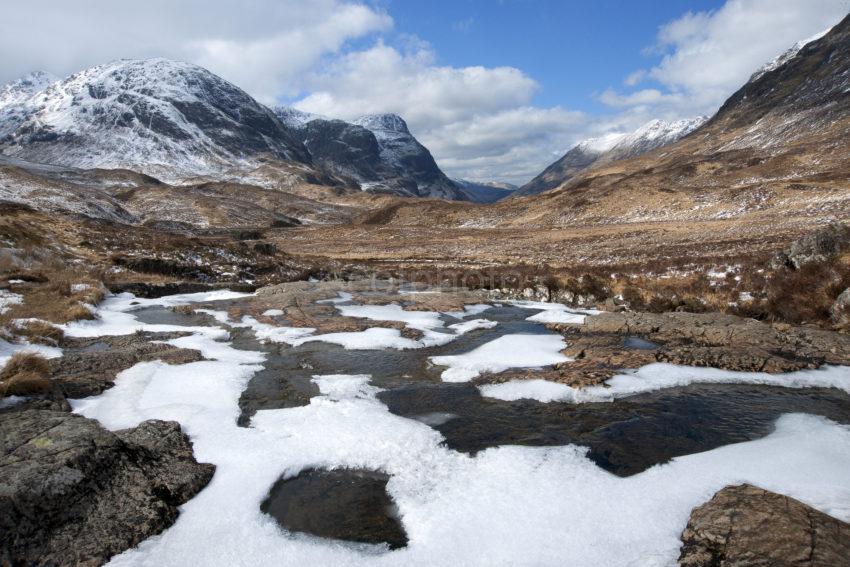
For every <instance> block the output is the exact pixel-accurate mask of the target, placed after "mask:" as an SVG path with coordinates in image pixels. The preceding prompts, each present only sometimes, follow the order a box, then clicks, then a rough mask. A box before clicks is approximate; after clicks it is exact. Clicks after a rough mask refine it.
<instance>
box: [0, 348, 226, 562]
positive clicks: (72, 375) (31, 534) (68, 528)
mask: <svg viewBox="0 0 850 567" xmlns="http://www.w3.org/2000/svg"><path fill="white" fill-rule="evenodd" d="M176 336H180V334H174V333H134V334H131V335H123V336H116V337H99V338H97V339H77V338H69V337H65V338H63V339H62V342H61V347H62V348H63V356H62V357H60V358H55V359H52V360H51V361H50V364H49V366H48V368H49V384H50V387H49V388H48V389H47V390H46V391H41V392H33V393H31V394H30V395H28V396H23V397H18V398H5V399H4V402H6V403H5V404H4V406H5V407H3V408H2V409H0V439H2V454H0V473H1V474H2V477H3V482H2V483H0V509H2V510H3V514H0V564H2V565H100V564H103V563H105V562H106V561H107V560H108V559H109V558H110V557H111V556H113V555H115V554H117V553H120V552H122V551H124V550H125V549H128V548H130V547H132V546H134V545H136V544H138V543H139V542H140V541H142V540H144V539H146V538H148V537H150V536H152V535H155V534H157V533H160V532H161V531H163V530H164V529H166V528H167V527H169V526H170V525H171V524H173V523H174V521H175V520H176V518H177V514H178V511H177V508H178V506H180V505H181V504H183V503H185V502H186V501H188V500H189V499H190V498H191V497H193V496H194V495H195V494H197V493H198V492H199V491H200V490H201V489H202V488H203V487H204V486H206V484H207V483H208V482H209V481H210V479H211V478H212V475H213V472H214V470H215V467H214V466H213V465H210V464H204V463H198V462H197V461H196V460H195V458H194V456H193V454H192V444H191V442H190V441H189V438H188V437H187V436H186V435H185V434H184V433H183V432H182V431H181V428H180V424H179V423H177V422H173V421H159V420H150V421H145V422H142V423H141V424H140V425H139V426H137V427H134V428H132V429H125V430H121V431H115V432H111V431H108V430H107V429H105V428H103V427H102V426H101V425H100V424H99V423H98V422H97V421H94V420H91V419H87V418H85V417H82V416H79V415H75V414H72V413H70V410H71V407H70V405H69V404H68V401H67V399H68V398H81V397H86V396H91V395H96V394H99V393H101V392H102V391H104V390H105V389H107V388H110V387H112V385H113V381H114V380H115V377H116V375H117V374H118V373H119V372H121V371H123V370H125V369H127V368H130V367H131V366H133V365H135V364H136V363H138V362H143V361H152V360H162V361H164V362H167V363H171V364H183V363H186V362H192V361H196V360H200V359H201V358H202V357H201V354H200V353H199V352H198V351H196V350H189V349H181V348H176V347H173V346H170V345H166V344H161V343H155V342H151V341H154V340H166V339H170V338H174V337H176Z"/></svg>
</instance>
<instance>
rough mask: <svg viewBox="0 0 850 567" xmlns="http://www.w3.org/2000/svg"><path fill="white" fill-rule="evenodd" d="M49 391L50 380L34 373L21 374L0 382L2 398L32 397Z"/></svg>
mask: <svg viewBox="0 0 850 567" xmlns="http://www.w3.org/2000/svg"><path fill="white" fill-rule="evenodd" d="M49 391H50V378H47V377H45V376H40V375H38V374H36V373H34V372H21V373H19V374H15V375H14V376H13V377H11V378H10V379H8V380H6V381H3V382H0V393H2V395H4V396H33V395H38V394H46V393H47V392H49Z"/></svg>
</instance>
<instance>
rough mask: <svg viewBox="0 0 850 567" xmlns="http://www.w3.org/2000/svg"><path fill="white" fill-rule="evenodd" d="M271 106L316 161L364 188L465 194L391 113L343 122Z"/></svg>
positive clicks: (464, 197) (426, 194)
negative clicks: (294, 130) (294, 132)
mask: <svg viewBox="0 0 850 567" xmlns="http://www.w3.org/2000/svg"><path fill="white" fill-rule="evenodd" d="M274 110H275V113H276V114H277V115H278V117H279V118H280V119H281V120H282V121H283V122H284V123H285V124H287V125H289V126H291V127H292V128H295V129H296V131H297V132H298V133H299V135H300V139H301V141H302V142H303V143H304V145H305V146H306V147H307V149H308V150H309V152H310V154H311V155H312V156H313V159H314V161H315V162H316V163H317V164H319V165H321V166H322V167H323V168H325V169H326V170H328V171H330V172H332V173H334V174H336V175H341V176H344V177H348V178H350V179H352V180H353V181H354V182H356V183H358V184H359V185H360V187H361V188H362V189H363V190H365V191H372V192H384V193H392V194H397V195H403V196H413V197H439V198H443V199H453V200H468V199H469V196H468V195H467V194H466V193H464V192H463V191H462V190H461V189H460V188H459V187H458V186H457V185H456V184H455V183H454V182H452V181H451V180H450V179H449V178H448V177H446V175H445V174H444V173H443V172H442V171H441V170H440V168H439V167H438V166H437V163H436V162H435V161H434V158H433V157H432V156H431V153H430V152H429V151H428V149H427V148H426V147H425V146H423V145H422V144H420V143H419V141H418V140H416V138H415V137H414V136H413V135H412V134H411V133H410V130H409V129H408V127H407V124H406V123H405V121H404V119H402V118H401V117H400V116H398V115H396V114H372V115H367V116H363V117H360V118H358V119H356V120H354V121H353V122H345V121H343V120H334V119H330V118H326V117H322V116H318V115H315V114H310V113H307V112H303V111H301V110H297V109H294V108H289V107H279V108H275V109H274Z"/></svg>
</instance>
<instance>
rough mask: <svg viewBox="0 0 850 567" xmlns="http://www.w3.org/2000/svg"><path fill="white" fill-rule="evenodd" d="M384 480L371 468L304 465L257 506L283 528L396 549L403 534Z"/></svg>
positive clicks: (273, 488)
mask: <svg viewBox="0 0 850 567" xmlns="http://www.w3.org/2000/svg"><path fill="white" fill-rule="evenodd" d="M388 480H389V476H387V475H386V474H383V473H378V472H374V471H366V470H353V469H336V470H330V471H325V470H316V469H309V470H307V471H304V472H302V473H301V474H299V475H298V476H296V477H294V478H289V479H281V480H279V481H277V482H276V483H275V485H274V486H273V487H272V489H271V491H270V492H269V495H268V497H267V498H266V499H265V500H264V501H263V503H262V505H261V506H260V509H261V510H262V511H263V512H265V513H267V514H269V515H271V516H272V517H274V518H275V519H276V520H277V521H278V523H279V524H280V525H281V526H283V527H284V528H285V529H287V530H291V531H296V532H304V533H308V534H312V535H315V536H319V537H326V538H332V539H341V540H347V541H354V542H360V543H370V544H382V543H385V544H387V545H388V546H389V548H390V549H396V548H399V547H404V546H405V545H407V535H406V534H405V533H404V529H403V528H402V527H401V523H400V522H399V520H398V516H397V514H396V512H395V504H394V503H393V501H392V499H391V498H390V497H389V495H388V494H387V490H386V488H387V481H388Z"/></svg>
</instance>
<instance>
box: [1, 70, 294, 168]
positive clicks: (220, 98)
mask: <svg viewBox="0 0 850 567" xmlns="http://www.w3.org/2000/svg"><path fill="white" fill-rule="evenodd" d="M48 80H49V78H47V77H42V76H40V75H39V76H38V77H37V78H36V79H35V80H33V79H29V80H28V81H29V84H31V85H32V86H31V87H30V86H28V85H25V84H24V83H21V82H17V84H18V86H17V87H16V83H13V84H11V85H8V86H7V87H5V88H4V90H3V92H4V93H9V94H6V97H5V98H4V99H3V100H4V102H3V105H2V107H0V113H3V114H0V120H2V124H3V125H0V131H2V132H3V136H2V138H0V152H2V153H4V154H7V155H12V156H16V157H19V158H22V159H26V160H29V161H35V162H43V163H52V164H58V165H67V166H74V167H82V168H95V167H98V168H113V169H116V168H127V169H134V170H136V171H141V172H143V173H147V174H150V175H154V176H157V177H160V178H163V179H166V180H176V179H179V178H180V177H182V176H192V175H198V174H213V173H216V172H219V171H222V170H225V169H232V168H234V167H241V166H244V167H249V166H250V165H251V164H253V163H255V162H256V161H257V160H259V159H261V158H263V157H270V158H276V159H283V160H293V161H300V162H305V163H309V162H310V155H309V153H308V152H307V151H306V149H305V148H304V146H303V144H301V142H300V141H299V140H298V138H297V137H296V136H294V135H293V132H292V130H291V129H290V128H289V127H287V126H286V125H284V124H283V123H282V122H281V120H280V119H279V118H278V117H277V116H276V115H275V114H274V113H273V112H272V111H271V110H269V109H268V108H266V107H265V106H263V105H262V104H260V103H258V102H257V101H256V100H254V99H253V98H251V97H250V96H249V95H248V94H247V93H245V92H244V91H242V90H241V89H239V88H238V87H236V86H234V85H232V84H230V83H228V82H227V81H225V80H224V79H222V78H220V77H218V76H216V75H214V74H212V73H210V72H209V71H207V70H206V69H203V68H201V67H198V66H196V65H191V64H189V63H183V62H178V61H171V60H167V59H149V60H121V61H115V62H112V63H107V64H105V65H99V66H97V67H92V68H90V69H86V70H85V71H82V72H80V73H77V74H75V75H72V76H70V77H68V78H67V79H64V80H62V81H56V82H52V83H50V84H47V85H45V83H47V82H48ZM25 81H26V80H25ZM39 87H42V88H40V89H39ZM27 89H30V90H36V89H38V90H37V92H35V93H34V94H30V96H29V97H26V98H24V97H22V95H21V93H23V92H25V91H26V90H27ZM22 98H23V100H22ZM6 99H8V100H9V101H10V102H5V100H6ZM13 112H14V113H15V114H14V116H15V117H16V118H13V117H12V113H13ZM7 114H8V115H9V116H7Z"/></svg>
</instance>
